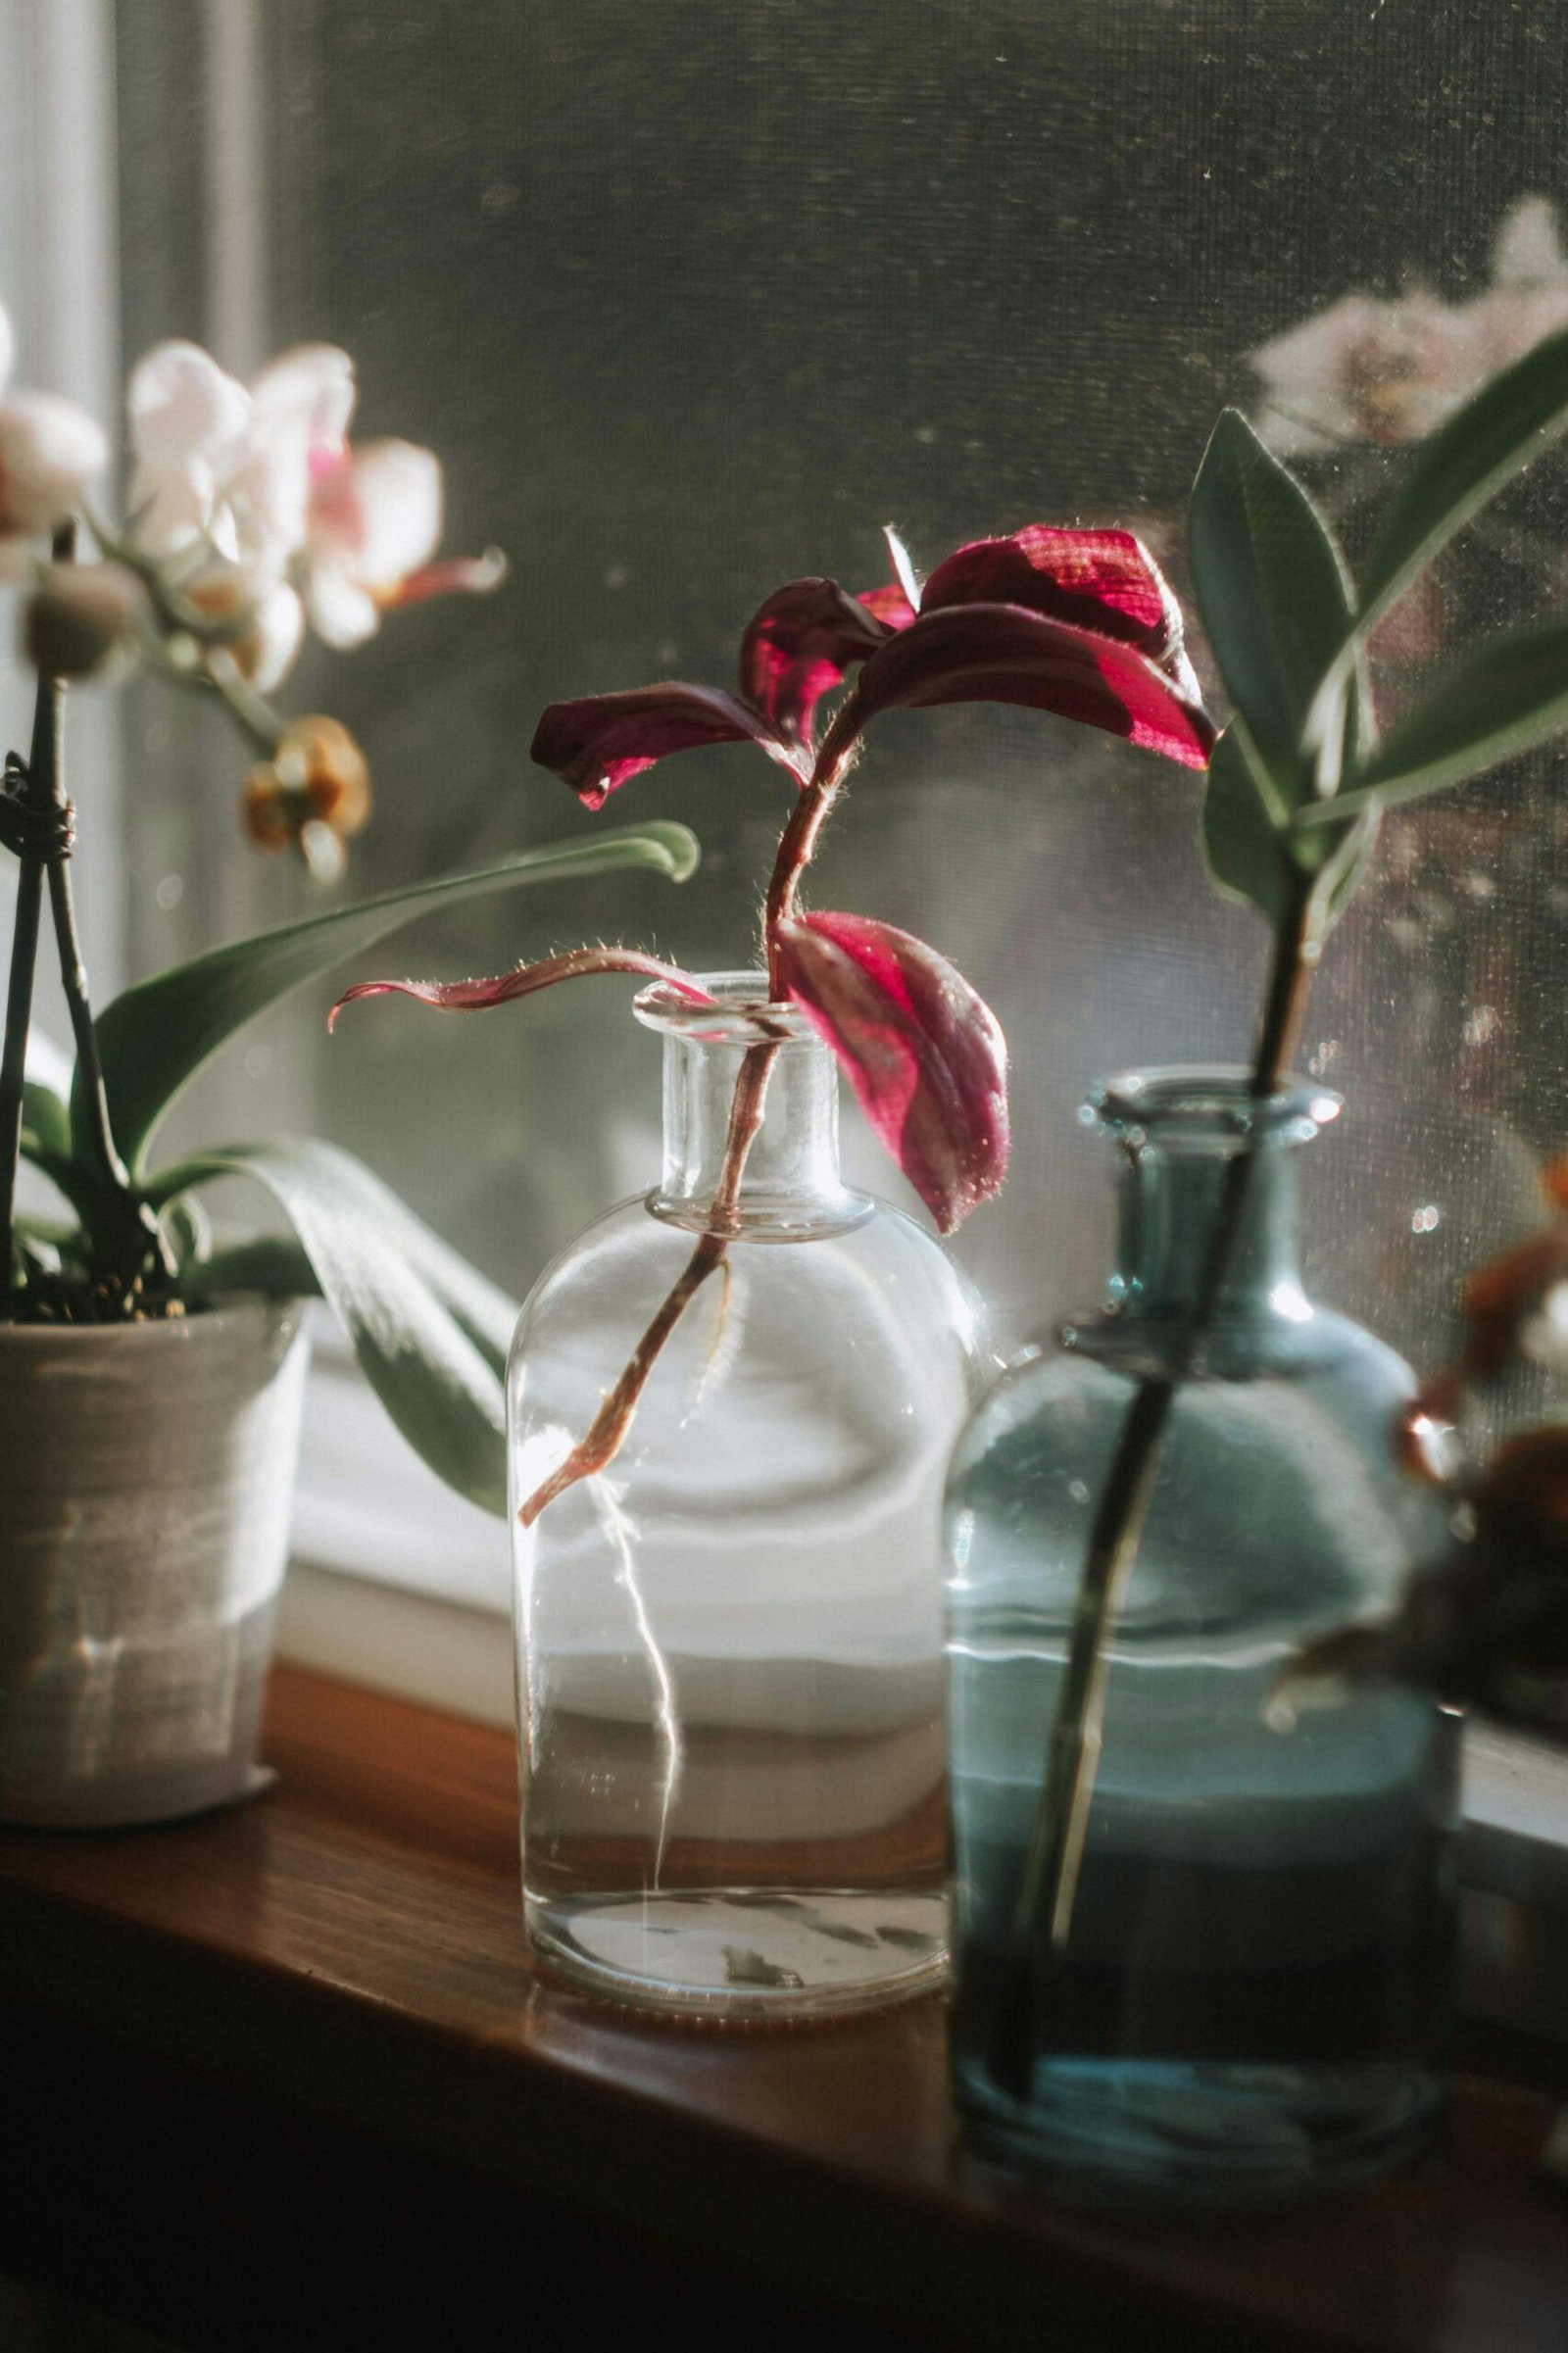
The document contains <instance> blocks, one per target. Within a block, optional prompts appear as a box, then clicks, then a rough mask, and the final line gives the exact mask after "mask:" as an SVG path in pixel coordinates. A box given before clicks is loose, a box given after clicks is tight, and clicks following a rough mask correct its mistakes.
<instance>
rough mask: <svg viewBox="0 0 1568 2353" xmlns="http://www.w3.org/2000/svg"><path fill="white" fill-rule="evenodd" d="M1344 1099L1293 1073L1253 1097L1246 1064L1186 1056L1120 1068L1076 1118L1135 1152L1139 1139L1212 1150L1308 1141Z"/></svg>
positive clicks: (1094, 1092)
mask: <svg viewBox="0 0 1568 2353" xmlns="http://www.w3.org/2000/svg"><path fill="white" fill-rule="evenodd" d="M1344 1101H1345V1099H1344V1097H1343V1096H1340V1095H1336V1094H1335V1093H1334V1092H1333V1090H1332V1089H1331V1088H1328V1087H1319V1086H1316V1085H1314V1084H1313V1083H1311V1082H1310V1081H1309V1080H1306V1079H1301V1078H1297V1077H1294V1076H1287V1077H1286V1078H1285V1079H1284V1080H1283V1082H1282V1083H1281V1085H1280V1086H1279V1087H1278V1088H1277V1089H1276V1090H1275V1092H1274V1093H1273V1094H1272V1095H1270V1096H1267V1097H1265V1098H1263V1099H1262V1100H1259V1099H1258V1098H1256V1097H1254V1095H1253V1094H1252V1073H1251V1071H1250V1069H1249V1068H1248V1067H1247V1066H1246V1064H1244V1063H1203V1062H1191V1063H1177V1064H1174V1065H1170V1066H1167V1067H1166V1068H1163V1069H1152V1070H1118V1071H1116V1072H1115V1073H1113V1075H1112V1076H1111V1077H1109V1078H1105V1079H1102V1080H1101V1081H1100V1082H1099V1084H1098V1085H1097V1086H1095V1087H1093V1088H1092V1089H1091V1090H1090V1094H1089V1099H1088V1101H1087V1102H1086V1103H1084V1105H1083V1108H1082V1110H1081V1111H1080V1113H1079V1117H1080V1118H1081V1119H1083V1120H1084V1122H1085V1123H1086V1124H1087V1125H1090V1126H1099V1127H1103V1128H1104V1129H1105V1130H1106V1131H1107V1132H1108V1133H1109V1134H1110V1135H1111V1136H1113V1137H1114V1138H1115V1140H1116V1142H1117V1143H1118V1144H1121V1145H1124V1146H1128V1147H1131V1148H1132V1149H1134V1150H1136V1149H1137V1148H1138V1147H1139V1146H1140V1145H1142V1144H1150V1145H1159V1146H1165V1147H1176V1148H1180V1147H1181V1146H1183V1145H1189V1146H1202V1147H1207V1148H1208V1149H1209V1150H1213V1149H1214V1148H1215V1147H1216V1146H1219V1147H1223V1146H1224V1145H1225V1144H1226V1143H1227V1142H1234V1143H1236V1144H1238V1145H1239V1144H1241V1143H1244V1142H1245V1141H1246V1140H1247V1139H1248V1138H1249V1137H1251V1136H1257V1137H1260V1138H1263V1139H1265V1140H1267V1141H1268V1142H1270V1143H1280V1144H1306V1143H1308V1142H1310V1140H1311V1138H1312V1137H1314V1136H1315V1135H1316V1134H1317V1132H1318V1130H1319V1128H1323V1127H1327V1126H1328V1124H1329V1122H1330V1120H1332V1119H1337V1118H1338V1117H1339V1115H1340V1112H1341V1110H1342V1108H1343V1107H1344Z"/></svg>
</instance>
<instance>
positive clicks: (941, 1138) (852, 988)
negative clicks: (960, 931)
mask: <svg viewBox="0 0 1568 2353" xmlns="http://www.w3.org/2000/svg"><path fill="white" fill-rule="evenodd" d="M778 962H779V978H780V981H781V983H782V986H783V988H784V990H785V993H786V994H787V995H788V996H789V997H790V998H791V999H792V1000H793V1002H794V1003H795V1004H796V1005H799V1006H800V1007H801V1009H802V1011H803V1012H804V1013H805V1014H806V1016H807V1018H808V1020H809V1022H810V1023H811V1026H812V1027H813V1029H815V1030H816V1031H817V1032H818V1033H819V1035H820V1036H821V1037H822V1038H823V1039H824V1040H825V1041H826V1043H827V1044H828V1045H829V1046H830V1047H831V1048H832V1050H833V1053H834V1054H836V1055H837V1057H838V1059H839V1061H840V1063H841V1064H842V1065H843V1067H844V1070H845V1071H846V1073H847V1075H848V1077H849V1080H850V1084H851V1085H852V1086H853V1087H854V1089H855V1092H856V1095H857V1096H858V1099H859V1103H860V1107H861V1109H862V1110H863V1111H864V1113H865V1115H866V1118H867V1120H868V1121H869V1122H870V1125H871V1127H872V1130H873V1131H874V1133H875V1134H876V1136H877V1138H878V1139H879V1141H880V1142H881V1143H882V1144H883V1146H884V1147H885V1148H886V1150H887V1151H888V1152H889V1153H890V1154H891V1155H892V1157H893V1158H894V1159H895V1160H896V1161H897V1162H898V1164H899V1166H900V1167H901V1168H902V1169H903V1171H904V1173H905V1175H906V1176H907V1178H908V1180H909V1182H910V1184H911V1185H912V1186H913V1187H914V1189H915V1191H916V1193H918V1195H919V1196H920V1199H921V1200H922V1201H924V1202H925V1205H926V1207H927V1208H928V1209H929V1210H930V1212H931V1214H932V1216H933V1217H934V1218H935V1219H936V1222H937V1224H938V1226H939V1227H940V1229H941V1231H942V1232H943V1233H944V1234H948V1233H951V1232H952V1231H953V1229H954V1227H955V1226H956V1225H959V1224H961V1223H962V1221H963V1219H964V1218H965V1217H967V1215H968V1214H969V1211H970V1210H971V1209H973V1208H975V1207H977V1206H978V1204H979V1203H980V1202H981V1201H985V1200H987V1199H988V1198H989V1197H990V1196H991V1195H992V1194H993V1193H995V1192H997V1191H998V1190H999V1189H1000V1187H1001V1184H1002V1181H1003V1178H1004V1177H1005V1174H1006V1168H1007V1150H1008V1123H1007V1049H1006V1042H1005V1039H1004V1037H1003V1034H1002V1029H1001V1025H1000V1024H999V1023H998V1021H997V1018H996V1016H995V1014H994V1013H993V1012H992V1011H991V1010H990V1008H989V1006H988V1005H985V1004H984V1002H983V1001H982V1000H981V999H980V998H979V997H978V996H977V995H976V994H975V992H974V990H973V989H972V988H970V986H969V984H968V982H967V981H966V980H965V979H964V978H963V976H962V975H961V973H958V972H956V971H955V969H954V967H953V966H952V965H951V964H950V963H949V962H948V961H947V959H946V957H944V956H939V955H938V954H937V952H936V950H935V949H934V948H928V947H927V946H926V944H925V942H924V941H923V940H916V939H913V938H911V936H910V935H909V933H908V932H907V931H899V930H896V929H895V927H894V926H893V925H892V924H891V923H877V922H873V921H872V919H871V918H870V917H869V916H867V915H843V914H809V915H801V916H797V917H795V918H793V919H791V920H789V921H787V922H785V923H783V924H782V925H781V926H780V928H779V935H778Z"/></svg>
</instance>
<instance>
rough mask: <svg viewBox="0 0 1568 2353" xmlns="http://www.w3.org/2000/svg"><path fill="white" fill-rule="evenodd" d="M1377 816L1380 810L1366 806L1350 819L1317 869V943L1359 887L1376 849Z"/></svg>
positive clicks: (1334, 922) (1326, 934)
mask: <svg viewBox="0 0 1568 2353" xmlns="http://www.w3.org/2000/svg"><path fill="white" fill-rule="evenodd" d="M1381 817H1382V812H1381V810H1379V809H1364V810H1363V811H1362V813H1361V815H1360V816H1359V817H1357V818H1352V819H1351V821H1350V823H1349V824H1348V825H1347V826H1346V828H1345V830H1344V832H1343V833H1342V834H1341V835H1340V836H1339V837H1338V841H1337V846H1336V848H1334V849H1333V850H1332V851H1331V852H1330V854H1329V856H1328V857H1327V858H1325V859H1324V861H1323V864H1322V866H1321V867H1320V868H1319V870H1318V877H1317V882H1316V885H1315V893H1316V896H1315V900H1314V905H1313V915H1314V918H1315V928H1316V935H1317V938H1318V940H1319V942H1320V943H1321V942H1322V941H1323V940H1326V939H1327V937H1328V935H1329V933H1330V932H1331V931H1332V930H1333V929H1334V926H1335V924H1336V923H1338V921H1339V919H1340V917H1341V916H1342V915H1343V914H1344V912H1345V910H1346V908H1347V907H1348V906H1349V904H1350V901H1351V900H1352V899H1353V898H1354V897H1355V894H1356V892H1357V891H1358V890H1359V889H1360V888H1361V883H1362V880H1363V878H1364V876H1365V874H1366V870H1367V868H1368V866H1369V865H1370V864H1371V863H1372V854H1373V852H1374V850H1376V848H1377V842H1378V826H1379V823H1380V822H1381Z"/></svg>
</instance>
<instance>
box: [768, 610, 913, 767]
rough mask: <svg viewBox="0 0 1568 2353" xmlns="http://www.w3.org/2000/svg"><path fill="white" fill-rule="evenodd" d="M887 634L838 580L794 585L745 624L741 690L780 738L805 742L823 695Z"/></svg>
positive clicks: (885, 628) (838, 683) (871, 613)
mask: <svg viewBox="0 0 1568 2353" xmlns="http://www.w3.org/2000/svg"><path fill="white" fill-rule="evenodd" d="M872 593H873V595H874V594H875V593H876V592H875V591H873V592H872ZM887 635H888V627H887V624H886V623H885V622H884V621H882V620H880V619H878V618H877V616H876V614H875V612H874V610H873V608H872V607H871V605H870V604H869V603H868V602H862V600H861V599H859V598H858V597H852V596H851V595H850V594H849V592H848V590H846V589H843V588H841V587H840V586H839V584H838V582H837V581H836V580H821V579H812V580H790V581H787V582H786V584H785V585H784V587H782V588H779V589H775V590H774V592H773V594H772V595H771V596H770V597H769V598H768V599H767V602H766V603H765V604H764V605H761V606H760V607H759V609H758V611H757V612H756V613H753V615H752V617H751V619H750V621H748V623H747V625H746V633H745V635H744V636H743V637H742V639H741V652H740V684H741V693H742V694H743V695H744V696H745V698H746V700H747V702H748V703H749V704H750V705H751V706H752V707H753V708H754V709H755V710H757V711H760V712H761V714H762V716H763V718H764V719H766V720H767V722H768V724H769V726H770V727H772V728H774V729H776V730H777V732H778V733H779V734H780V735H781V736H783V737H785V738H787V740H788V741H789V742H791V743H793V744H804V743H806V742H807V741H808V740H809V736H810V733H811V722H812V719H813V717H814V715H815V711H816V707H817V705H818V703H819V702H820V701H821V699H822V697H823V696H824V695H826V694H831V693H832V692H833V690H834V688H835V687H838V686H842V684H843V683H844V677H845V673H846V671H847V670H849V668H850V667H851V666H852V664H853V663H855V662H863V661H864V660H865V658H866V656H867V655H868V654H874V653H875V652H876V649H877V647H878V646H879V645H881V644H882V642H883V641H884V639H885V638H886V637H887Z"/></svg>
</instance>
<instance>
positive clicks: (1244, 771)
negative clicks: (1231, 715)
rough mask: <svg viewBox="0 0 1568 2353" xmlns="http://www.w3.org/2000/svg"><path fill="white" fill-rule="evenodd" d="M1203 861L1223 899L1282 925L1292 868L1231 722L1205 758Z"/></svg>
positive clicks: (1260, 781)
mask: <svg viewBox="0 0 1568 2353" xmlns="http://www.w3.org/2000/svg"><path fill="white" fill-rule="evenodd" d="M1203 857H1204V858H1205V859H1206V861H1207V864H1208V871H1209V875H1210V878H1211V880H1212V881H1213V883H1214V885H1215V887H1216V889H1218V890H1219V891H1220V892H1221V893H1223V895H1224V896H1225V897H1226V898H1228V899H1240V900H1242V901H1244V902H1245V903H1247V904H1248V905H1250V906H1252V907H1257V908H1258V909H1259V910H1260V911H1261V913H1262V914H1264V915H1265V916H1266V917H1267V919H1268V921H1269V922H1270V923H1272V924H1275V925H1278V924H1280V923H1282V922H1284V920H1285V917H1286V913H1287V911H1288V904H1289V896H1290V892H1291V888H1292V884H1293V880H1294V872H1295V869H1294V866H1293V861H1292V858H1291V855H1290V852H1289V850H1288V849H1287V847H1286V844H1285V839H1284V835H1283V832H1282V829H1281V827H1280V826H1279V825H1278V824H1277V823H1276V820H1275V817H1274V815H1273V814H1272V813H1271V811H1270V809H1269V806H1268V802H1267V800H1266V798H1265V787H1264V784H1263V781H1262V779H1261V778H1260V777H1259V776H1258V775H1256V774H1255V773H1254V771H1253V768H1252V765H1251V762H1250V760H1248V757H1247V753H1246V749H1245V747H1244V745H1243V743H1242V739H1241V736H1240V733H1239V732H1238V729H1237V725H1236V722H1235V721H1234V720H1233V721H1232V722H1231V724H1230V726H1229V727H1227V728H1226V730H1225V732H1224V734H1223V735H1222V736H1221V737H1220V739H1219V742H1218V743H1217V744H1216V745H1215V746H1214V749H1213V751H1212V752H1211V753H1210V754H1209V760H1208V784H1207V788H1206V790H1205V792H1204V794H1203Z"/></svg>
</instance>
